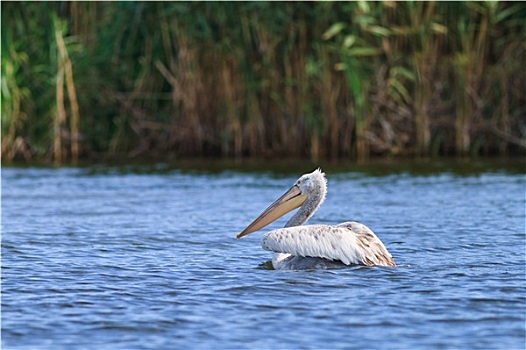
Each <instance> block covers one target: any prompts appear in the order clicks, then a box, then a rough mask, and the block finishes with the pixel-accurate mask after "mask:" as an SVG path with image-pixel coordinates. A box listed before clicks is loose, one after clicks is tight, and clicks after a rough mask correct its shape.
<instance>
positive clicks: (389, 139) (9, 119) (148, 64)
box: [1, 1, 526, 164]
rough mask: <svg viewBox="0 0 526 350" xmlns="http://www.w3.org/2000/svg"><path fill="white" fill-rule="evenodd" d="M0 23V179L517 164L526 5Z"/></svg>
mask: <svg viewBox="0 0 526 350" xmlns="http://www.w3.org/2000/svg"><path fill="white" fill-rule="evenodd" d="M1 6H2V35H1V40H2V63H1V70H2V84H1V91H2V107H1V108H2V110H1V112H2V159H3V161H4V162H9V161H12V160H13V159H19V158H25V159H26V160H28V161H29V160H31V159H38V158H41V159H49V160H54V161H55V162H56V163H57V164H61V163H63V162H75V161H76V160H77V159H78V158H88V159H94V158H100V157H140V156H155V157H158V156H163V157H165V156H169V157H193V156H214V157H235V158H242V157H263V158H268V157H302V158H311V159H319V158H331V159H340V158H352V159H359V160H363V159H367V158H368V157H371V156H383V155H415V156H430V155H431V156H436V155H490V154H500V155H507V154H522V155H523V154H524V153H525V150H526V141H525V140H526V108H525V106H526V101H525V100H526V97H525V94H524V91H525V87H526V86H525V85H526V83H525V82H526V77H525V74H524V71H523V65H524V63H523V62H524V58H525V57H526V55H525V53H526V44H525V43H526V41H525V33H526V4H524V3H520V2H517V3H515V2H497V1H493V2H455V3H442V2H437V3H435V2H391V1H383V2H365V1H357V2H285V3H273V2H243V3H228V2H196V3H194V2H166V3H165V2H153V3H152V2H108V3H106V2H62V3H53V2H48V3H45V2H44V3H40V2H21V3H6V2H3V3H2V4H1ZM81 116H82V118H81Z"/></svg>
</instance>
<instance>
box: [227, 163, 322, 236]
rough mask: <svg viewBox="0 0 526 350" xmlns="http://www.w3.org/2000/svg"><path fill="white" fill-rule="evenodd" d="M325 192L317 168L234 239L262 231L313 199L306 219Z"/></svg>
mask: <svg viewBox="0 0 526 350" xmlns="http://www.w3.org/2000/svg"><path fill="white" fill-rule="evenodd" d="M326 192H327V181H326V180H325V174H324V173H323V172H322V171H321V169H319V168H318V169H316V170H314V171H313V172H312V173H310V174H305V175H302V176H301V177H300V178H299V179H298V180H296V182H295V183H294V185H293V186H292V187H291V188H290V189H289V190H288V191H287V192H285V194H284V195H282V196H281V197H279V198H278V200H276V201H275V202H274V203H272V204H271V205H270V206H269V207H268V208H267V209H265V211H263V213H261V214H260V215H259V216H258V217H257V218H256V219H255V220H254V221H253V222H252V223H251V224H250V225H248V226H247V228H245V229H244V230H243V231H242V232H241V233H239V234H238V235H237V236H236V238H238V239H239V238H241V237H243V236H245V235H248V234H249V233H252V232H255V231H257V230H260V229H262V228H263V227H265V226H267V225H269V224H270V223H272V222H274V221H276V220H277V219H279V218H280V217H282V216H283V215H285V214H287V213H288V212H290V211H291V210H294V209H296V208H298V207H299V206H301V205H303V204H304V203H305V202H306V201H307V199H311V198H314V199H316V202H315V203H313V205H314V207H313V208H311V210H309V211H308V212H309V214H308V215H307V217H306V219H307V218H308V217H310V215H312V213H314V211H315V210H316V209H317V208H318V206H319V205H320V204H321V203H322V202H323V200H324V199H325V194H326ZM306 219H305V220H306Z"/></svg>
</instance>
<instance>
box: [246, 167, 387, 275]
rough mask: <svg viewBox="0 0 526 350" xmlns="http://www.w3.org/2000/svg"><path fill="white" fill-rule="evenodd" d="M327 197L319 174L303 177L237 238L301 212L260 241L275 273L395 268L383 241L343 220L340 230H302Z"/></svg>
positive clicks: (325, 227) (327, 227)
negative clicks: (350, 267) (270, 254)
mask: <svg viewBox="0 0 526 350" xmlns="http://www.w3.org/2000/svg"><path fill="white" fill-rule="evenodd" d="M326 194H327V180H326V179H325V174H324V173H323V172H322V171H321V169H319V168H318V169H316V170H314V171H313V172H312V173H310V174H305V175H302V176H301V177H300V178H299V179H298V180H297V181H296V183H295V184H294V185H293V186H292V187H291V188H290V189H289V190H288V191H287V192H286V193H285V194H283V195H282V196H281V197H280V198H279V199H278V200H276V201H275V202H274V203H272V204H271V205H270V206H269V207H268V208H267V209H265V211H263V213H261V214H260V215H259V216H258V217H257V218H256V219H255V220H254V221H253V222H252V223H251V224H250V225H248V226H247V227H246V228H245V229H244V230H243V231H241V233H239V234H238V235H237V236H236V238H237V239H239V238H241V237H243V236H245V235H248V234H249V233H252V232H255V231H258V230H260V229H262V228H263V227H265V226H267V225H269V224H270V223H272V222H274V221H275V220H277V219H278V218H280V217H281V216H283V215H285V214H286V213H288V212H290V211H292V210H294V209H296V208H298V207H300V209H299V210H298V211H297V212H296V213H295V214H294V215H293V216H292V217H291V218H290V219H289V220H288V221H287V223H286V224H285V227H284V228H281V229H277V230H273V231H270V232H267V233H266V234H264V235H263V237H262V238H261V246H262V247H263V249H265V250H269V251H271V252H274V256H273V258H272V266H273V267H274V269H276V270H298V269H306V268H307V269H311V268H329V267H332V266H333V265H335V264H340V265H341V264H342V263H343V264H345V265H351V264H358V265H367V266H373V265H380V266H395V262H394V261H393V258H392V256H391V254H390V253H389V252H388V251H387V249H386V248H385V246H384V244H383V243H382V241H380V239H378V237H376V235H375V234H374V232H373V231H371V230H370V229H369V228H368V227H367V226H365V225H363V224H360V223H358V222H354V221H347V222H344V223H341V224H339V225H305V226H302V225H303V224H304V223H305V222H306V221H307V220H308V219H309V218H310V217H311V216H312V215H313V214H314V212H315V211H316V210H317V209H318V208H319V206H320V205H321V204H322V203H323V201H324V200H325V195H326Z"/></svg>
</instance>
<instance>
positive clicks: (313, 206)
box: [285, 176, 327, 227]
mask: <svg viewBox="0 0 526 350" xmlns="http://www.w3.org/2000/svg"><path fill="white" fill-rule="evenodd" d="M326 194H327V185H326V183H325V179H324V178H323V176H320V178H319V180H318V181H316V182H315V183H314V184H313V186H312V188H311V191H310V193H309V195H308V197H307V199H306V200H305V203H303V205H302V206H301V207H300V209H299V210H298V211H297V212H296V214H294V215H293V216H292V217H291V218H290V219H289V221H287V223H286V224H285V227H292V226H300V225H303V224H304V223H305V222H306V221H307V220H309V218H310V217H311V216H312V215H313V214H314V213H315V212H316V210H318V208H319V206H320V205H321V203H323V201H324V200H325V195H326Z"/></svg>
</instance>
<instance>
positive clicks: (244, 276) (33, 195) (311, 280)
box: [2, 167, 526, 349]
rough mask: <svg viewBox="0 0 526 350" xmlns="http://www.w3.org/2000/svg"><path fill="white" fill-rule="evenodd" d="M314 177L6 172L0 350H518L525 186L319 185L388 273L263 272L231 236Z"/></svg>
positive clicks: (479, 180) (483, 181) (421, 179)
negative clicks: (370, 240) (388, 260)
mask: <svg viewBox="0 0 526 350" xmlns="http://www.w3.org/2000/svg"><path fill="white" fill-rule="evenodd" d="M310 171H312V169H310V168H304V169H301V171H300V172H298V173H295V174H283V173H272V172H247V171H243V172H239V171H232V170H230V171H215V172H213V173H210V172H206V171H181V170H177V169H167V168H162V167H161V168H160V169H157V168H155V167H150V168H148V169H141V168H139V169H138V170H137V169H132V170H129V169H128V170H127V169H122V168H111V167H110V168H104V167H88V168H65V169H45V168H5V167H4V168H3V169H2V349H233V348H235V349H269V348H278V349H319V348H330V349H343V348H345V349H371V348H375V349H524V348H525V341H526V329H525V322H526V287H525V286H526V283H525V280H526V274H525V261H526V260H525V254H526V253H525V247H526V245H525V244H526V234H525V206H526V203H525V186H526V181H525V176H524V174H523V173H522V174H521V173H513V172H507V171H494V170H491V171H484V170H482V171H479V172H477V173H471V174H458V173H454V172H451V171H448V170H445V171H443V172H441V171H435V172H433V173H431V174H424V175H419V174H415V173H412V172H404V171H397V172H394V173H390V172H389V169H388V168H386V169H385V171H384V174H381V175H379V174H376V173H375V174H371V173H368V172H366V171H365V172H361V171H344V172H337V171H335V172H332V173H331V172H328V173H327V177H328V181H329V188H328V195H327V200H326V201H325V203H324V204H323V205H322V207H321V208H320V209H319V211H318V213H317V214H316V215H315V216H314V217H313V218H312V219H311V221H310V223H339V222H342V221H348V220H354V221H359V222H362V223H364V224H366V225H367V226H369V227H370V228H371V229H373V231H375V232H376V234H377V235H378V236H379V238H380V239H381V240H382V241H383V242H384V243H385V245H386V247H387V248H388V250H389V251H390V252H391V253H392V255H393V257H394V259H395V261H396V262H397V264H398V266H397V267H394V268H388V267H362V266H350V267H346V268H342V269H334V270H319V271H275V270H272V269H271V268H270V265H269V263H268V261H269V260H270V259H271V254H270V253H269V252H267V251H264V250H262V249H261V247H260V243H259V240H260V237H261V233H260V232H258V233H254V234H251V235H249V236H246V237H244V238H243V239H241V240H236V239H235V235H236V234H237V233H238V232H240V231H241V230H242V229H243V228H244V227H245V226H247V225H248V224H249V223H250V222H251V221H252V219H254V218H255V217H256V216H257V215H258V214H259V213H260V212H261V211H262V210H263V209H264V208H266V206H267V205H268V204H270V203H271V202H272V201H273V200H275V199H276V198H278V197H279V196H280V195H281V194H282V193H283V192H284V191H285V190H286V189H288V188H289V187H290V186H291V185H292V183H293V182H294V181H295V180H296V179H297V178H298V177H299V176H300V175H301V174H302V173H304V172H310ZM285 220H286V218H283V219H281V220H279V221H277V222H276V223H274V224H272V225H270V226H269V227H268V228H265V229H264V230H263V232H266V231H267V230H271V229H273V228H277V227H280V226H282V225H283V224H284V222H285Z"/></svg>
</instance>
